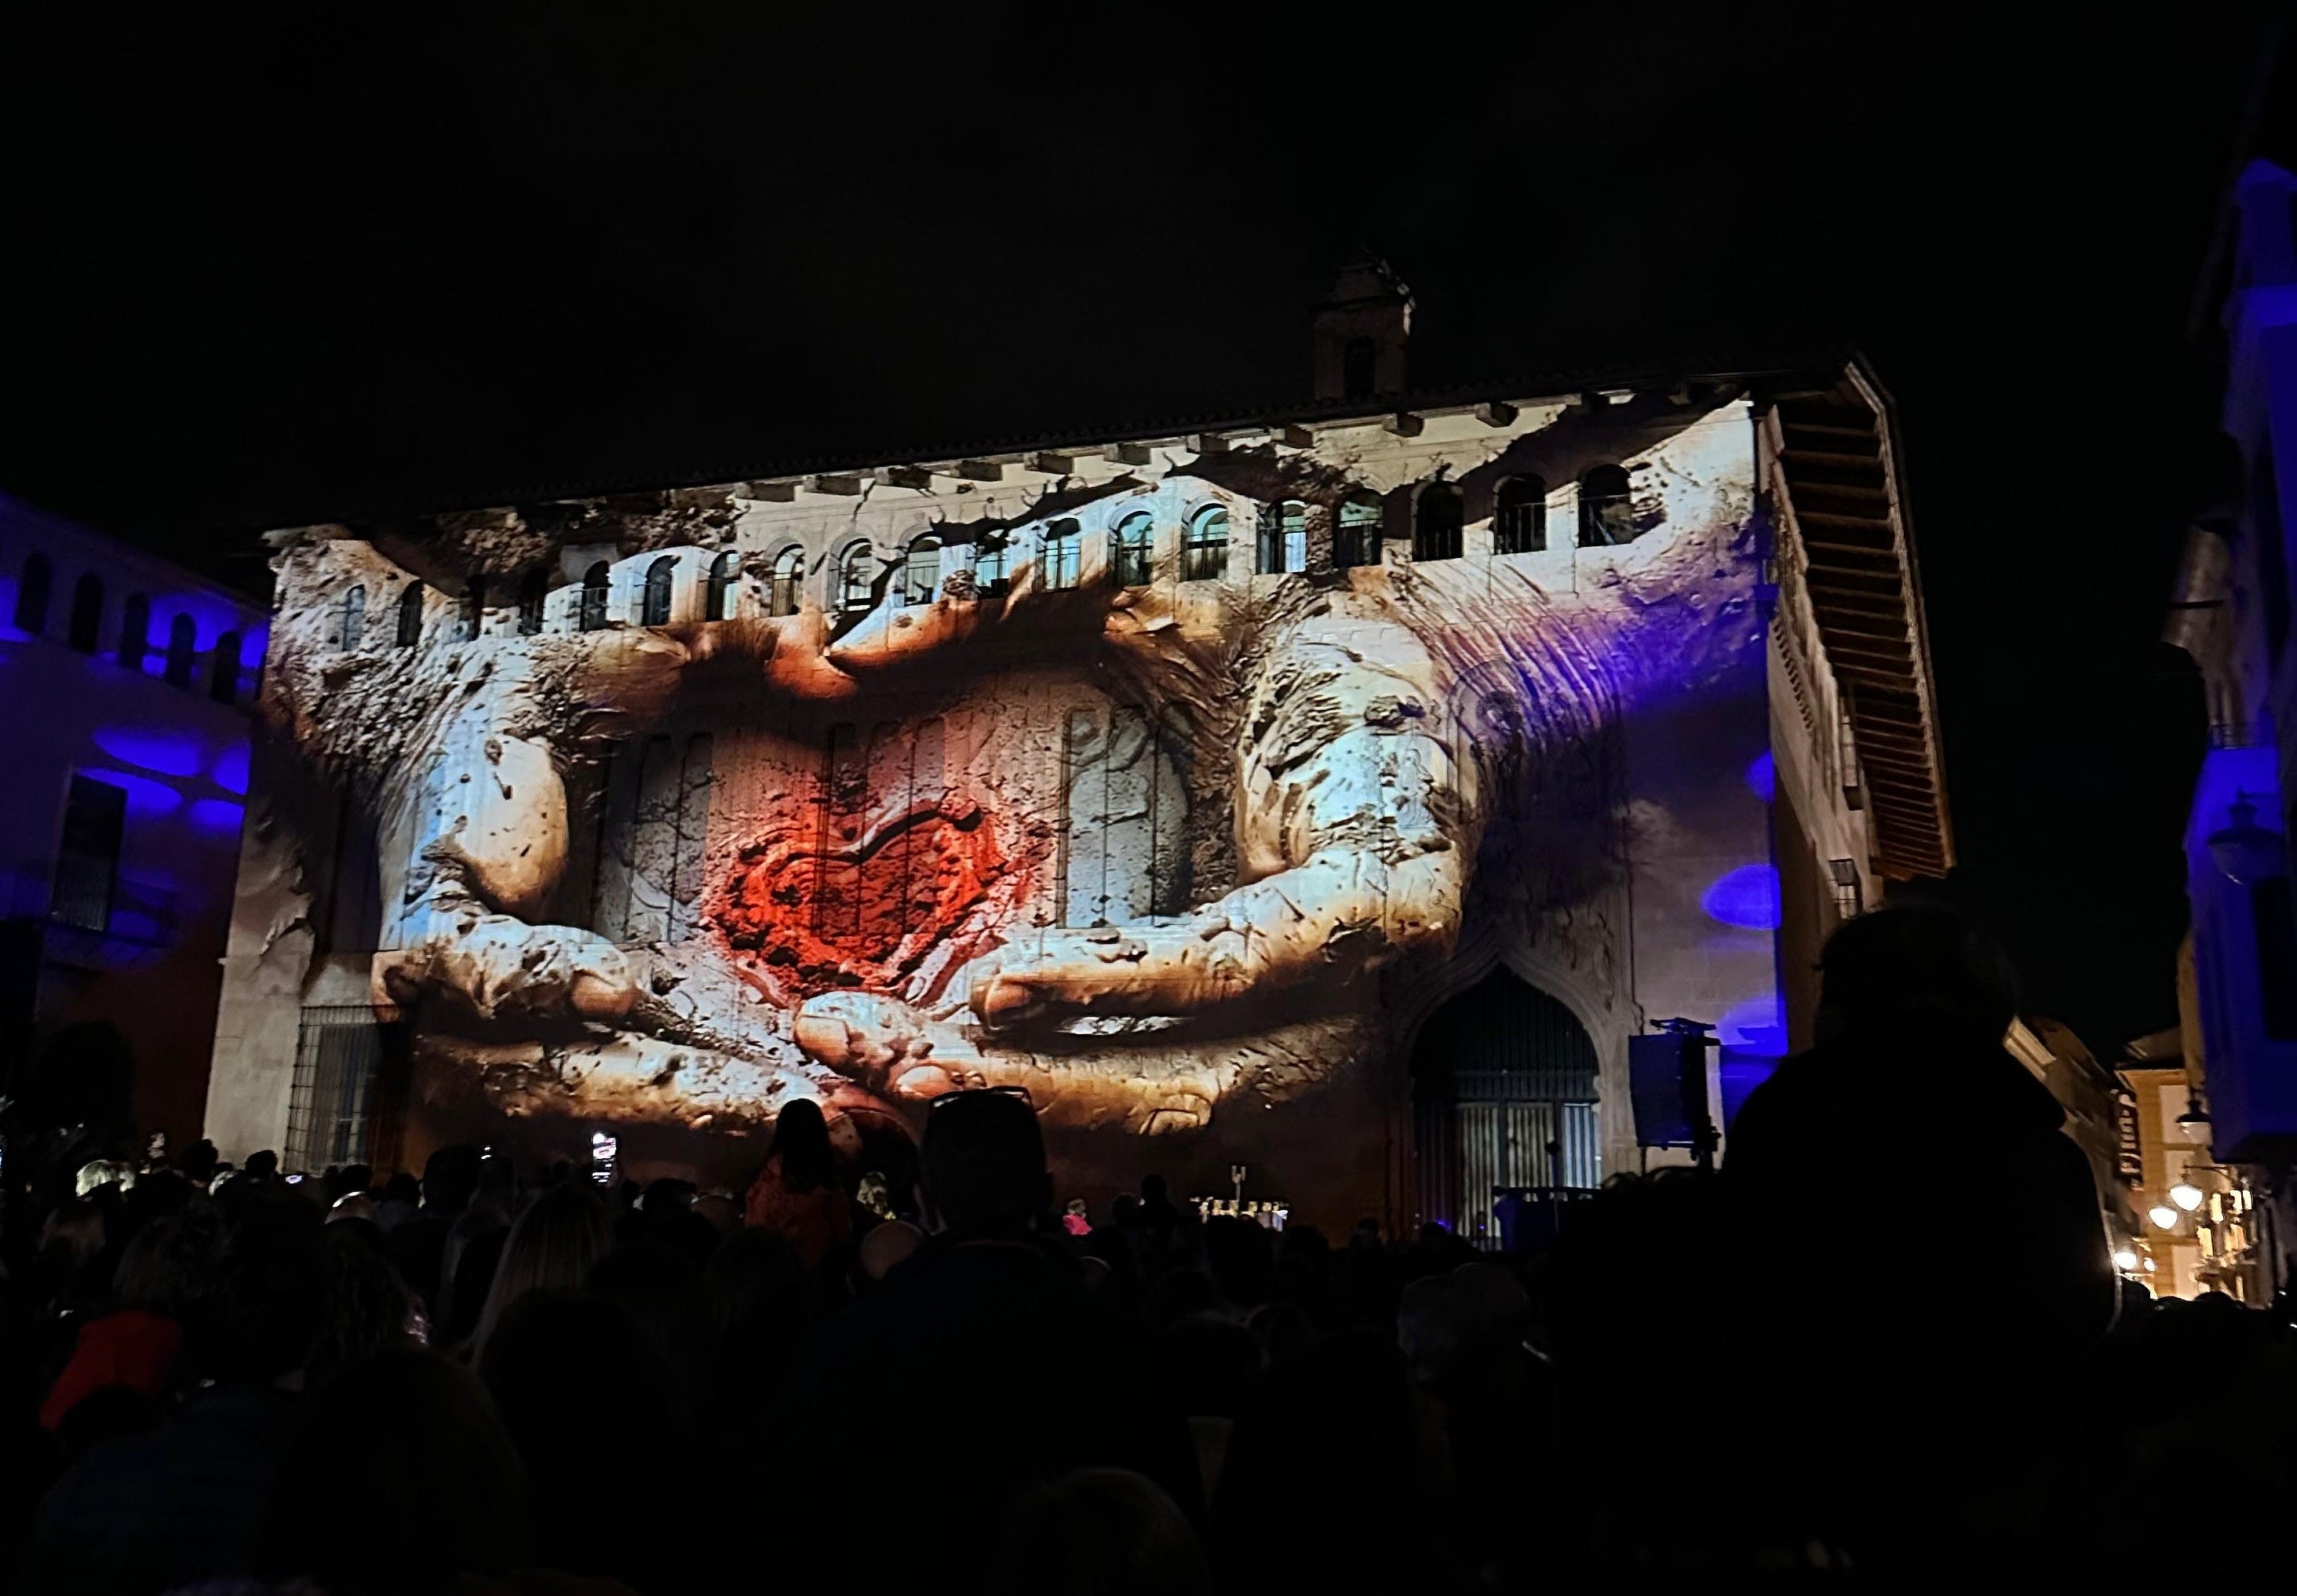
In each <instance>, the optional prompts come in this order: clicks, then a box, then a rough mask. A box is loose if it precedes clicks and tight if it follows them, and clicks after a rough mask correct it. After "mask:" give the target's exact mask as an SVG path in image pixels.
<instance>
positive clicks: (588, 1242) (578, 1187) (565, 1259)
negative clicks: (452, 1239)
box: [470, 1181, 613, 1362]
mask: <svg viewBox="0 0 2297 1596" xmlns="http://www.w3.org/2000/svg"><path fill="white" fill-rule="evenodd" d="M612 1243H613V1226H612V1225H611V1224H610V1223H609V1222H608V1221H607V1218H606V1205H605V1203H604V1202H602V1201H600V1200H599V1197H598V1194H597V1192H596V1191H595V1190H593V1189H591V1187H590V1185H589V1182H588V1181H567V1182H566V1183H564V1185H560V1186H554V1187H552V1188H551V1189H549V1190H547V1191H546V1192H544V1193H543V1194H542V1195H541V1196H540V1197H537V1198H535V1199H534V1201H533V1202H531V1203H530V1204H528V1205H527V1208H526V1212H525V1213H522V1214H520V1215H519V1216H518V1219H517V1222H515V1223H514V1224H513V1225H512V1226H511V1228H510V1235H509V1237H508V1238H506V1240H505V1241H504V1242H503V1249H502V1262H501V1263H498V1264H497V1265H496V1266H495V1279H494V1284H493V1285H492V1286H491V1287H489V1289H488V1291H487V1303H486V1306H485V1307H483V1308H482V1309H480V1310H479V1325H478V1329H475V1330H473V1331H472V1332H471V1345H470V1355H471V1359H472V1361H473V1362H477V1361H478V1358H479V1355H480V1354H481V1353H482V1352H484V1351H485V1350H486V1345H487V1337H490V1336H491V1335H492V1334H494V1329H495V1327H496V1326H497V1325H498V1324H500V1323H501V1322H502V1316H503V1313H504V1312H505V1311H506V1309H508V1308H509V1307H510V1305H511V1304H513V1303H515V1302H516V1301H517V1300H518V1299H519V1298H520V1297H522V1296H525V1295H526V1294H527V1293H528V1292H530V1291H580V1289H581V1288H582V1283H583V1281H585V1280H586V1279H589V1275H590V1267H591V1265H593V1264H595V1263H597V1261H598V1260H599V1259H601V1258H603V1257H605V1255H606V1249H607V1247H608V1246H611V1245H612Z"/></svg>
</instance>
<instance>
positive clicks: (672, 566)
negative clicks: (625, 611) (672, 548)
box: [638, 555, 678, 626]
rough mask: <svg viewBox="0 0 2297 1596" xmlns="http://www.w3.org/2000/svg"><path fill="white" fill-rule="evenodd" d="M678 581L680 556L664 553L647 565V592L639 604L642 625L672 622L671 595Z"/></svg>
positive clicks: (639, 618)
mask: <svg viewBox="0 0 2297 1596" xmlns="http://www.w3.org/2000/svg"><path fill="white" fill-rule="evenodd" d="M677 582H678V556H676V555H663V556H662V558H660V559H659V560H656V561H655V563H654V564H651V565H649V566H647V567H646V592H645V594H644V595H643V596H642V597H641V599H640V601H639V605H638V624H639V625H640V626H668V625H669V624H670V596H671V589H672V588H675V586H676V585H677Z"/></svg>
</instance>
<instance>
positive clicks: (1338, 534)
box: [1332, 493, 1387, 566]
mask: <svg viewBox="0 0 2297 1596" xmlns="http://www.w3.org/2000/svg"><path fill="white" fill-rule="evenodd" d="M1386 520H1387V514H1386V512H1385V511H1384V510H1383V509H1382V508H1381V506H1380V502H1379V494H1377V493H1351V494H1349V495H1348V496H1347V498H1344V499H1342V500H1341V501H1340V517H1339V525H1338V527H1337V528H1336V529H1335V530H1334V531H1333V534H1332V563H1333V564H1336V565H1341V566H1347V565H1377V564H1379V533H1380V526H1381V523H1382V522H1385V521H1386Z"/></svg>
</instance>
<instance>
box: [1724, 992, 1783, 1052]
mask: <svg viewBox="0 0 2297 1596" xmlns="http://www.w3.org/2000/svg"><path fill="white" fill-rule="evenodd" d="M1715 1029H1716V1031H1717V1033H1718V1034H1719V1035H1720V1036H1721V1037H1722V1040H1723V1045H1724V1046H1725V1047H1726V1048H1733V1049H1737V1050H1739V1051H1740V1052H1742V1053H1748V1054H1751V1055H1753V1056H1755V1057H1758V1058H1779V1057H1784V1056H1785V1054H1786V1050H1787V1012H1786V1006H1785V1005H1784V1004H1782V1002H1780V1001H1779V995H1778V993H1776V992H1765V993H1764V994H1763V995H1762V996H1760V997H1758V998H1749V999H1747V1000H1745V1001H1744V1002H1742V1003H1736V1004H1733V1006H1732V1007H1731V1008H1730V1009H1729V1010H1728V1011H1727V1012H1726V1013H1725V1015H1724V1016H1723V1018H1722V1021H1721V1023H1720V1024H1717V1026H1716V1027H1715Z"/></svg>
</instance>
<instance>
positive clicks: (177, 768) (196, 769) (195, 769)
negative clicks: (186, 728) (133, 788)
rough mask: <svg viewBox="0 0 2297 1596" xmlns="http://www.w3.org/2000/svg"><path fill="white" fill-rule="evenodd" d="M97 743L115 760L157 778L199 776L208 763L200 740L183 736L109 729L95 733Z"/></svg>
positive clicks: (113, 727)
mask: <svg viewBox="0 0 2297 1596" xmlns="http://www.w3.org/2000/svg"><path fill="white" fill-rule="evenodd" d="M95 745H96V746H97V747H98V748H101V749H103V751H104V753H108V754H110V755H111V757H112V758H114V759H116V760H119V761H121V762H122V763H125V764H130V765H133V766H135V767H136V769H139V770H149V771H151V772H152V774H153V775H155V776H196V775H198V774H199V773H200V767H201V766H202V765H204V764H205V763H206V762H207V758H206V755H205V754H204V753H202V752H201V749H200V745H199V742H198V740H197V739H196V738H193V737H186V736H181V735H174V734H169V733H167V732H152V731H139V730H136V729H135V728H128V727H119V726H107V727H104V728H102V729H101V730H99V731H97V732H96V733H95Z"/></svg>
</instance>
